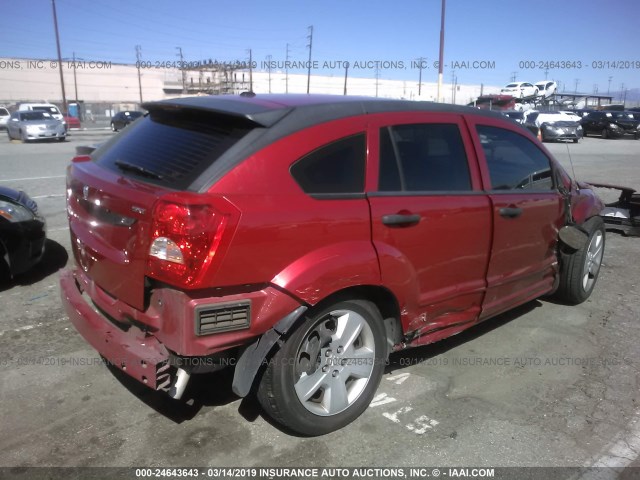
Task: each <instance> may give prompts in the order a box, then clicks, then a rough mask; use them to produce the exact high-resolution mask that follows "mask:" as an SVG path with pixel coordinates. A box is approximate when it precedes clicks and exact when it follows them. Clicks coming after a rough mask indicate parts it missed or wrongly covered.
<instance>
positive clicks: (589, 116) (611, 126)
mask: <svg viewBox="0 0 640 480" xmlns="http://www.w3.org/2000/svg"><path fill="white" fill-rule="evenodd" d="M502 113H503V114H504V115H505V116H507V117H509V118H511V119H512V120H514V121H516V122H518V123H520V124H522V125H524V126H526V127H527V128H529V129H530V130H531V131H533V132H534V133H535V134H536V135H539V136H540V138H541V140H542V141H552V140H572V141H573V142H574V143H578V142H579V141H580V139H581V138H583V137H585V136H587V135H588V134H595V135H600V136H601V137H602V138H621V137H623V136H625V135H631V136H633V137H634V138H635V139H636V140H637V139H640V112H638V111H605V110H601V111H598V110H586V109H582V110H560V111H553V112H540V111H537V110H528V111H516V110H509V111H503V112H502Z"/></svg>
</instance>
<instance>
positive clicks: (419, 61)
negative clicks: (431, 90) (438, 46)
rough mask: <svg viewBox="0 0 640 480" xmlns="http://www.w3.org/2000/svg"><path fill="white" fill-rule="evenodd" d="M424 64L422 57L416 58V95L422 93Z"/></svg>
mask: <svg viewBox="0 0 640 480" xmlns="http://www.w3.org/2000/svg"><path fill="white" fill-rule="evenodd" d="M423 64H424V57H420V58H418V72H419V73H418V96H420V95H421V94H422V67H423Z"/></svg>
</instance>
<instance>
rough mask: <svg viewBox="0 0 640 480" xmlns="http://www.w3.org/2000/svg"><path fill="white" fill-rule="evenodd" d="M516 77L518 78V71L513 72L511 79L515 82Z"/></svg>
mask: <svg viewBox="0 0 640 480" xmlns="http://www.w3.org/2000/svg"><path fill="white" fill-rule="evenodd" d="M516 78H518V72H511V81H512V82H515V81H516Z"/></svg>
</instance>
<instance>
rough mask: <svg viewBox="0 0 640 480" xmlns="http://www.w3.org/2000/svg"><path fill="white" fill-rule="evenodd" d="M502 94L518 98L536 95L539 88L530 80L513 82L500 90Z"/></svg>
mask: <svg viewBox="0 0 640 480" xmlns="http://www.w3.org/2000/svg"><path fill="white" fill-rule="evenodd" d="M500 94H502V95H511V96H512V97H516V98H527V97H535V96H536V95H538V89H537V88H536V87H535V86H534V85H533V84H531V83H528V82H513V83H509V84H507V85H505V87H504V88H503V89H502V90H500Z"/></svg>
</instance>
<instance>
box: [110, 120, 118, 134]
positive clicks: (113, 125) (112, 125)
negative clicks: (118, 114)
mask: <svg viewBox="0 0 640 480" xmlns="http://www.w3.org/2000/svg"><path fill="white" fill-rule="evenodd" d="M111 131H112V132H117V131H118V129H117V128H116V125H115V123H113V122H111Z"/></svg>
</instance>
